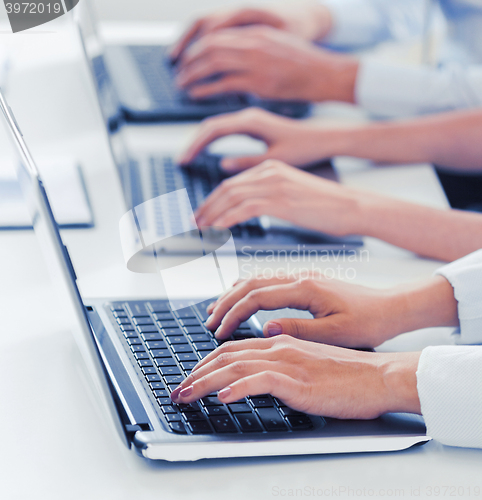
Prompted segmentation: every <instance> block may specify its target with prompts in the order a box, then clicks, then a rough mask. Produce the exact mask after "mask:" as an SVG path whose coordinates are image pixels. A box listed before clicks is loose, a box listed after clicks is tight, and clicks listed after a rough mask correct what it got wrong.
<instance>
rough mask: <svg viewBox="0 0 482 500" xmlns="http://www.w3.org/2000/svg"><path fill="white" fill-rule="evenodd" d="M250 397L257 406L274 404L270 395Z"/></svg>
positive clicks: (263, 406) (264, 406)
mask: <svg viewBox="0 0 482 500" xmlns="http://www.w3.org/2000/svg"><path fill="white" fill-rule="evenodd" d="M249 399H250V401H251V404H253V405H254V407H255V408H271V407H272V406H273V401H272V400H271V398H270V397H269V396H268V397H260V396H256V397H254V396H253V397H250V398H249Z"/></svg>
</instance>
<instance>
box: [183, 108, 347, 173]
mask: <svg viewBox="0 0 482 500" xmlns="http://www.w3.org/2000/svg"><path fill="white" fill-rule="evenodd" d="M338 132H339V131H338V130H322V129H320V128H318V127H315V126H313V125H309V124H307V123H306V122H303V121H299V120H293V119H291V118H284V117H282V116H278V115H275V114H273V113H269V112H268V111H264V110H262V109H259V108H248V109H246V110H243V111H239V112H236V113H226V114H224V115H218V116H214V117H211V118H207V119H206V120H204V121H203V122H202V123H201V126H200V127H199V131H198V134H197V137H196V138H195V139H194V141H193V143H192V144H191V146H190V147H189V149H188V150H187V151H186V152H185V153H184V155H183V156H182V157H181V158H180V159H179V162H180V163H181V164H188V163H190V162H192V161H193V160H194V159H195V158H196V156H197V155H198V154H199V153H200V152H201V151H202V150H203V149H204V148H205V147H206V146H207V145H208V144H210V143H211V142H213V141H215V140H216V139H219V138H220V137H224V136H226V135H231V134H245V135H248V136H250V137H253V138H256V139H260V140H262V141H264V142H265V143H266V144H267V146H268V149H267V151H266V153H265V154H261V155H257V156H245V157H239V158H223V159H222V161H221V166H222V168H223V169H224V170H227V171H230V172H235V171H239V170H245V169H247V168H251V167H254V166H255V165H259V164H260V163H261V162H263V161H265V160H268V159H274V160H281V161H284V162H286V163H289V164H290V165H296V166H303V165H308V164H309V163H313V162H315V161H318V160H321V159H323V158H328V157H330V156H331V155H332V154H333V153H334V152H335V151H336V149H335V148H336V144H337V142H338V135H339V134H338Z"/></svg>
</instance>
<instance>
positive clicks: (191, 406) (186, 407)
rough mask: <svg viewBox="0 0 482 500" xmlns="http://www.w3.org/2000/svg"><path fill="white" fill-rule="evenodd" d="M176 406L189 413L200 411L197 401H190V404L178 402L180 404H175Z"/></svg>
mask: <svg viewBox="0 0 482 500" xmlns="http://www.w3.org/2000/svg"><path fill="white" fill-rule="evenodd" d="M177 407H178V408H179V410H180V411H182V412H183V413H189V412H191V411H201V409H200V407H199V405H198V404H197V403H191V404H188V405H185V404H180V405H177Z"/></svg>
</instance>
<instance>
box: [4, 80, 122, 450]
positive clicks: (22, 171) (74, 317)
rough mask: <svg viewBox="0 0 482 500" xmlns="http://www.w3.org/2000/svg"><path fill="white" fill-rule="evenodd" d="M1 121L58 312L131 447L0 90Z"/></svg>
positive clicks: (41, 194) (31, 165)
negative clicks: (12, 151) (65, 318)
mask: <svg viewBox="0 0 482 500" xmlns="http://www.w3.org/2000/svg"><path fill="white" fill-rule="evenodd" d="M0 109H1V110H2V113H1V118H0V121H2V123H3V124H4V125H5V127H6V129H7V133H8V135H9V137H10V138H11V141H12V146H13V149H14V151H15V152H16V156H17V162H16V170H17V177H18V180H19V184H20V187H21V190H22V193H23V196H24V198H25V202H26V205H27V208H28V211H29V214H30V217H31V220H32V226H33V228H34V231H35V235H36V236H37V238H38V241H39V243H40V247H41V250H42V253H43V256H44V258H45V260H46V261H47V265H48V267H49V271H50V275H51V278H52V280H53V282H54V286H55V288H56V291H57V296H58V308H57V309H58V310H59V312H60V311H61V312H63V313H64V314H66V317H68V318H69V320H71V326H72V333H73V334H74V338H75V340H76V343H77V345H78V347H79V349H80V351H81V353H82V356H83V358H84V360H85V362H86V363H87V368H88V370H89V372H90V373H91V375H92V378H93V381H94V383H95V385H96V386H97V389H98V390H99V391H100V393H101V396H102V401H103V403H104V406H106V410H107V411H108V412H109V413H110V415H111V417H112V420H113V422H114V425H115V427H116V429H117V431H118V433H119V435H120V436H121V439H122V440H123V442H124V443H125V444H126V445H127V446H128V447H130V439H129V436H128V434H127V429H126V428H125V426H124V424H123V422H122V420H123V419H122V416H121V415H122V411H121V407H120V404H119V402H118V401H117V398H116V397H115V391H114V388H113V386H112V382H111V379H110V377H109V375H108V372H107V369H106V365H105V364H104V362H103V360H102V355H101V353H100V350H99V348H98V345H97V342H96V339H95V337H94V335H93V332H92V329H91V326H90V323H89V320H88V317H87V313H86V309H85V307H84V304H83V302H82V298H81V296H80V293H79V289H78V287H77V284H76V276H75V271H74V268H73V266H72V262H71V260H70V257H69V253H68V251H67V247H66V246H65V245H64V244H63V242H62V238H61V236H60V232H59V229H58V225H57V223H56V221H55V218H54V216H53V213H52V209H51V206H50V203H49V199H48V197H47V193H46V191H45V189H44V185H43V183H42V179H41V177H40V175H39V172H38V169H37V166H36V164H35V162H34V160H33V158H32V156H31V154H30V152H29V149H28V147H27V145H26V144H25V141H24V139H23V135H22V132H21V130H20V127H19V126H18V124H17V122H16V119H15V117H14V115H13V112H12V110H11V109H10V106H9V105H8V104H7V102H6V100H5V98H4V96H3V94H2V92H1V89H0Z"/></svg>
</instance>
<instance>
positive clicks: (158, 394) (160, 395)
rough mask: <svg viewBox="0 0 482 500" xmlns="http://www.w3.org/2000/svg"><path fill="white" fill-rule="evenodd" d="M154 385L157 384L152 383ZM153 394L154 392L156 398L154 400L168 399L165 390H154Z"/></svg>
mask: <svg viewBox="0 0 482 500" xmlns="http://www.w3.org/2000/svg"><path fill="white" fill-rule="evenodd" d="M154 383H158V382H154ZM161 385H162V384H161ZM163 387H164V386H163ZM153 392H154V396H156V398H168V397H169V393H168V392H167V391H166V389H156V390H155V391H153ZM166 404H169V403H166Z"/></svg>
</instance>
